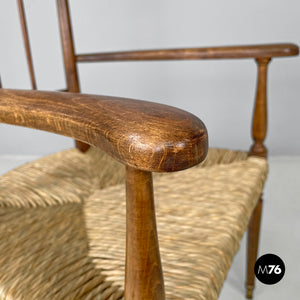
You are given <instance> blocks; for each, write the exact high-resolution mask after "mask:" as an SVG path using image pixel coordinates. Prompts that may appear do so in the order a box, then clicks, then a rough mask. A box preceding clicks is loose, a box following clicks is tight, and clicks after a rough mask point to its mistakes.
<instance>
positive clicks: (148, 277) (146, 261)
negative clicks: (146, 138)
mask: <svg viewBox="0 0 300 300" xmlns="http://www.w3.org/2000/svg"><path fill="white" fill-rule="evenodd" d="M125 299H130V300H141V299H143V300H152V299H157V300H159V299H161V300H163V299H165V292H164V281H163V275H162V266H161V261H160V254H159V245H158V237H157V230H156V220H155V209H154V199H153V184H152V174H151V173H150V172H145V171H140V170H136V169H133V168H130V167H127V168H126V271H125Z"/></svg>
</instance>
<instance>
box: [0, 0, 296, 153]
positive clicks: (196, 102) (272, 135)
mask: <svg viewBox="0 0 300 300" xmlns="http://www.w3.org/2000/svg"><path fill="white" fill-rule="evenodd" d="M24 2H25V9H26V15H27V20H28V26H29V33H30V38H31V45H32V51H33V58H34V67H35V72H36V75H37V83H38V88H39V89H43V90H53V89H61V88H64V87H65V79H64V72H63V64H62V53H61V47H60V37H59V31H58V20H57V12H56V1H54V0H52V1H49V0H25V1H24ZM69 2H70V6H71V15H72V22H73V26H74V36H75V45H76V52H77V53H84V52H97V51H111V50H112V51H117V50H131V49H147V48H148V49H155V48H171V47H197V46H219V45H243V44H261V43H278V42H293V43H296V44H300V1H299V0H285V1H283V0H243V1H241V0H226V1H221V0H219V1H200V0H186V1H179V0H160V1H158V0H152V1H141V0H126V1H125V0H85V1H80V0H71V1H69ZM0 39H1V49H0V53H1V55H0V74H1V78H2V83H3V86H4V87H6V88H22V89H29V88H30V81H29V75H28V71H27V66H26V59H25V52H24V47H23V43H22V36H21V30H20V24H19V19H18V11H17V7H16V1H11V0H0ZM79 74H80V79H81V87H82V90H83V92H86V93H95V94H104V95H105V94H106V95H115V96H124V97H131V98H138V99H146V100H152V101H156V102H161V103H166V104H169V105H174V106H177V107H180V108H183V109H185V110H188V111H190V112H192V113H194V114H196V115H197V116H199V117H200V118H201V119H202V120H203V121H204V122H205V124H206V125H207V128H208V131H209V136H210V145H211V146H218V147H231V148H236V149H248V148H249V145H250V144H251V140H250V123H251V114H252V108H253V99H254V95H255V84H256V65H255V63H254V62H253V60H249V59H247V60H219V61H216V60H215V61H212V60H210V61H179V62H129V63H124V62H121V63H96V64H95V63H94V64H81V65H80V66H79ZM268 99H269V131H268V138H267V141H266V142H267V146H268V148H269V151H270V154H271V155H297V154H298V155H299V154H300V133H299V127H300V126H299V111H300V59H299V57H291V58H277V59H276V58H275V59H274V60H273V61H272V62H271V64H270V67H269V85H268ZM0 137H1V148H0V154H34V155H40V154H47V153H51V152H55V151H59V150H60V149H64V148H68V147H71V146H72V145H73V142H72V140H71V139H68V138H65V137H60V136H56V135H53V134H49V133H44V132H39V131H35V130H30V129H24V128H17V127H12V126H8V125H1V127H0Z"/></svg>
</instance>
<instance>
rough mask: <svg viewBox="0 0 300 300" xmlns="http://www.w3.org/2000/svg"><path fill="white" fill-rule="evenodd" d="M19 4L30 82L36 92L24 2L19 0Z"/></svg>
mask: <svg viewBox="0 0 300 300" xmlns="http://www.w3.org/2000/svg"><path fill="white" fill-rule="evenodd" d="M17 2H18V9H19V16H20V23H21V28H22V35H23V40H24V45H25V51H26V58H27V64H28V69H29V74H30V80H31V87H32V89H33V90H36V80H35V76H34V69H33V62H32V55H31V48H30V42H29V36H28V30H27V23H26V17H25V11H24V4H23V0H17Z"/></svg>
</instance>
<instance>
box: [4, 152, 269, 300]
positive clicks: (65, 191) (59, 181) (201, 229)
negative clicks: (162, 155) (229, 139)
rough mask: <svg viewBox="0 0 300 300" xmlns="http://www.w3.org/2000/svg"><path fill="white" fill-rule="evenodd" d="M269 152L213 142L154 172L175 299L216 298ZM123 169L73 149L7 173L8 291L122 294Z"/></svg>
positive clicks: (28, 295) (31, 295)
mask: <svg viewBox="0 0 300 300" xmlns="http://www.w3.org/2000/svg"><path fill="white" fill-rule="evenodd" d="M266 174H267V163H266V160H265V159H261V158H254V157H250V158H248V157H247V154H246V153H245V152H240V151H229V150H220V149H211V150H210V151H209V154H208V157H207V159H206V161H205V162H204V163H202V164H201V165H199V166H196V167H193V168H191V169H188V170H185V171H181V172H176V173H170V174H155V175H154V191H155V202H156V214H157V226H158V235H159V243H160V251H161V259H162V264H163V272H164V279H165V288H166V295H167V299H217V297H218V294H219V292H220V289H221V287H222V284H223V282H224V280H225V278H226V274H227V271H228V269H229V267H230V265H231V262H232V259H233V257H234V255H235V253H236V252H237V250H238V248H239V243H240V240H241V238H242V235H243V233H244V231H245V230H246V228H247V224H248V222H249V219H250V216H251V213H252V211H253V209H254V207H255V204H256V203H257V200H258V199H259V196H260V194H261V192H262V188H263V184H264V181H265V178H266ZM124 178H125V170H124V166H122V165H121V164H119V163H117V162H115V161H114V160H113V159H111V158H110V157H108V156H107V155H105V154H103V153H102V152H101V151H99V150H97V149H94V148H92V149H90V150H89V151H88V152H87V153H86V154H82V153H80V152H78V151H77V150H76V149H71V150H66V151H63V152H60V153H57V154H54V155H51V156H48V157H45V158H42V159H40V160H37V161H35V162H31V163H28V164H26V165H24V166H22V167H19V168H17V169H15V170H13V171H11V172H9V173H7V174H6V175H4V176H2V177H1V178H0V299H26V300H27V299H28V300H29V299H30V300H34V299H123V289H124V270H125V187H124Z"/></svg>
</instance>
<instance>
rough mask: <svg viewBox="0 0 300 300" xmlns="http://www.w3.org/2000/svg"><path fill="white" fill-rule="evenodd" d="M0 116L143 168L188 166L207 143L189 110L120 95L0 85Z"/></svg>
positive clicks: (203, 152)
mask: <svg viewBox="0 0 300 300" xmlns="http://www.w3.org/2000/svg"><path fill="white" fill-rule="evenodd" d="M0 121H1V122H3V123H8V124H14V125H20V126H27V127H31V128H37V129H41V130H45V131H50V132H53V133H58V134H61V135H66V136H69V137H72V138H75V139H77V140H80V141H82V142H85V143H88V144H90V145H94V146H96V147H99V148H101V149H103V150H104V151H105V152H107V153H108V154H110V155H111V156H112V157H114V158H115V159H117V160H118V161H120V162H122V163H124V164H126V165H129V166H131V167H136V168H138V169H142V170H147V171H167V172H168V171H178V170H182V169H186V168H189V167H191V166H193V165H196V164H198V163H199V162H201V161H202V160H203V159H204V158H205V156H206V153H207V147H208V142H207V132H206V128H205V126H204V124H203V123H202V122H201V120H199V119H198V118H197V117H195V116H193V115H192V114H190V113H187V112H185V111H183V110H180V109H177V108H174V107H171V106H167V105H162V104H157V103H151V102H147V101H138V100H132V99H125V98H115V97H108V96H92V95H84V94H72V93H58V92H41V91H19V90H4V89H1V90H0Z"/></svg>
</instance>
